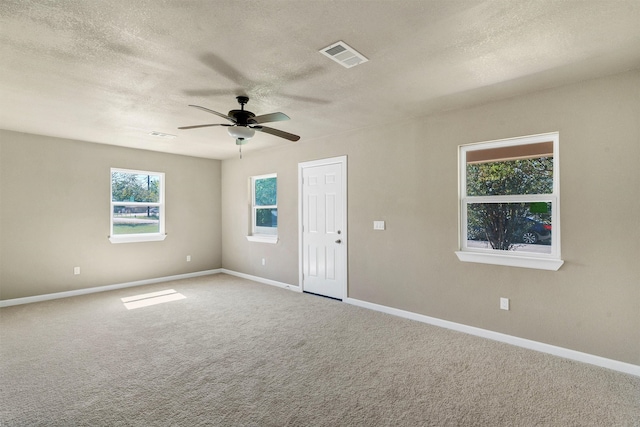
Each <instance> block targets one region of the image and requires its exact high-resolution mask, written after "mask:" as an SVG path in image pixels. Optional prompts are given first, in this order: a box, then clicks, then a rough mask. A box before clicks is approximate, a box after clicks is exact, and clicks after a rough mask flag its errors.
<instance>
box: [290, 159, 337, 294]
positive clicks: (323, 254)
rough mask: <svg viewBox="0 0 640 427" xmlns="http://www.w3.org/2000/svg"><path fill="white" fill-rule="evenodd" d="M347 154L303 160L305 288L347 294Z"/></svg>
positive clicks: (303, 282)
mask: <svg viewBox="0 0 640 427" xmlns="http://www.w3.org/2000/svg"><path fill="white" fill-rule="evenodd" d="M346 160H347V159H346V157H338V158H334V159H326V160H319V161H314V162H306V163H301V164H300V165H299V170H300V178H301V186H300V187H301V191H300V192H301V194H300V200H301V204H300V217H301V219H302V221H301V228H302V230H301V233H300V234H301V236H302V237H301V261H302V265H301V273H302V274H301V276H302V277H301V282H302V290H303V291H305V292H311V293H314V294H319V295H324V296H327V297H331V298H337V299H340V300H342V299H343V298H345V297H346V296H347V230H346V224H347V220H346V217H347V216H346V165H347V164H346Z"/></svg>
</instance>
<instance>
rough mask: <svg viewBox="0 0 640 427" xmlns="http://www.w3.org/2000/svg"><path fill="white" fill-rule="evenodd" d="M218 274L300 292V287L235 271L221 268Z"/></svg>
mask: <svg viewBox="0 0 640 427" xmlns="http://www.w3.org/2000/svg"><path fill="white" fill-rule="evenodd" d="M219 272H220V273H224V274H228V275H229V276H236V277H242V278H243V279H247V280H252V281H254V282H258V283H264V284H266V285H271V286H277V287H278V288H283V289H288V290H290V291H294V292H302V290H301V289H300V286H294V285H290V284H288V283H284V282H277V281H275V280H271V279H264V278H262V277H258V276H252V275H251V274H245V273H238V272H237V271H233V270H227V269H226V268H221V269H220V271H219Z"/></svg>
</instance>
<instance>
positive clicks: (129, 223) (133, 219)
mask: <svg viewBox="0 0 640 427" xmlns="http://www.w3.org/2000/svg"><path fill="white" fill-rule="evenodd" d="M159 232H160V214H159V208H158V207H157V206H126V205H119V206H114V207H113V234H144V233H159Z"/></svg>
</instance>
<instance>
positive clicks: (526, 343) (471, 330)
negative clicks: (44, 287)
mask: <svg viewBox="0 0 640 427" xmlns="http://www.w3.org/2000/svg"><path fill="white" fill-rule="evenodd" d="M219 273H224V274H228V275H230V276H236V277H241V278H243V279H247V280H252V281H254V282H258V283H264V284H266V285H270V286H276V287H279V288H283V289H288V290H291V291H294V292H302V289H300V286H294V285H290V284H288V283H283V282H278V281H275V280H270V279H264V278H262V277H258V276H252V275H250V274H245V273H238V272H236V271H233V270H227V269H226V268H218V269H214V270H205V271H197V272H194V273H186V274H178V275H175V276H166V277H158V278H155V279H146V280H138V281H135V282H127V283H119V284H115V285H107V286H97V287H95V288H84V289H77V290H73V291H66V292H56V293H52V294H44V295H36V296H32V297H24V298H14V299H9V300H1V301H0V308H1V307H9V306H12V305H20V304H28V303H32V302H40V301H48V300H52V299H58V298H67V297H73V296H78V295H86V294H92V293H96V292H105V291H112V290H115V289H123V288H131V287H134V286H142V285H150V284H153V283H162V282H168V281H171V280H180V279H188V278H191V277H199V276H208V275H210V274H219ZM344 302H345V303H347V304H351V305H355V306H358V307H363V308H368V309H370V310H375V311H379V312H382V313H386V314H391V315H394V316H398V317H403V318H405V319H410V320H416V321H418V322H422V323H428V324H430V325H434V326H439V327H441V328H446V329H451V330H454V331H458V332H464V333H467V334H471V335H475V336H478V337H482V338H487V339H491V340H494V341H500V342H504V343H507V344H511V345H515V346H518V347H523V348H527V349H530V350H536V351H540V352H542V353H548V354H552V355H554V356H559V357H564V358H566V359H571V360H575V361H578V362H583V363H588V364H591V365H595V366H600V367H602V368H607V369H611V370H614V371H618V372H623V373H625V374H630V375H635V376H637V377H640V366H638V365H633V364H631V363H625V362H620V361H618V360H613V359H607V358H605V357H600V356H595V355H593V354H588V353H582V352H580V351H575V350H570V349H568V348H564V347H558V346H555V345H550V344H545V343H541V342H538V341H532V340H528V339H524V338H519V337H514V336H512V335H506V334H502V333H500V332H494V331H490V330H487V329H481V328H476V327H474V326H468V325H463V324H461V323H455V322H451V321H448V320H442V319H438V318H436V317H430V316H425V315H422V314H417V313H413V312H411V311H405V310H400V309H397V308H392V307H387V306H384V305H379V304H374V303H371V302H367V301H361V300H358V299H355V298H345V299H344Z"/></svg>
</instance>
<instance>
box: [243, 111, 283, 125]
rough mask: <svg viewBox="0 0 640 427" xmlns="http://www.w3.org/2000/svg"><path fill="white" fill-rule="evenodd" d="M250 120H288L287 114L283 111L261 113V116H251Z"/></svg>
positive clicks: (262, 121) (263, 121)
mask: <svg viewBox="0 0 640 427" xmlns="http://www.w3.org/2000/svg"><path fill="white" fill-rule="evenodd" d="M251 120H252V121H255V122H256V124H258V123H269V122H282V121H284V120H289V116H287V115H286V114H285V113H271V114H262V115H261V116H255V117H252V118H251Z"/></svg>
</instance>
